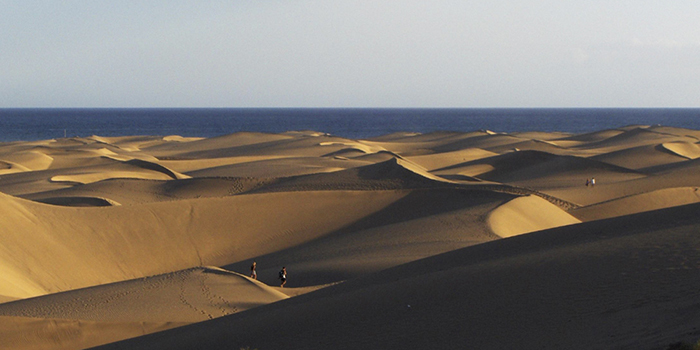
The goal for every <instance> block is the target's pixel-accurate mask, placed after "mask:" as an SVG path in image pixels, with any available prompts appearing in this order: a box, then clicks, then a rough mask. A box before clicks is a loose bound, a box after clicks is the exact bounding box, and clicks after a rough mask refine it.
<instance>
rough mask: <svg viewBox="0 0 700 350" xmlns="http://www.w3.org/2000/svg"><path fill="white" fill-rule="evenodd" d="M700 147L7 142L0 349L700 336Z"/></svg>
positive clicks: (639, 141) (571, 139)
mask: <svg viewBox="0 0 700 350" xmlns="http://www.w3.org/2000/svg"><path fill="white" fill-rule="evenodd" d="M698 140H700V132H698V131H695V130H685V129H679V128H672V127H664V126H643V125H642V126H640V125H634V126H627V127H621V128H617V129H611V130H602V131H598V132H593V133H588V134H581V135H572V134H565V133H559V132H551V133H547V132H537V131H532V132H522V133H512V134H508V133H498V132H493V131H488V130H480V131H474V132H450V131H443V132H434V133H427V134H418V133H396V134H392V135H385V136H380V137H375V138H371V139H366V140H351V139H347V138H342V137H338V136H334V135H329V134H326V133H323V132H322V131H298V132H286V133H283V134H263V133H247V132H243V133H236V134H231V135H224V136H220V137H214V138H190V137H181V136H177V135H170V136H165V137H163V136H148V135H145V136H129V137H101V136H96V135H94V136H91V137H75V138H65V139H55V140H45V141H33V142H12V143H0V168H1V169H0V210H1V211H2V213H3V215H2V216H0V269H2V271H3V273H2V274H0V302H2V303H1V304H0V325H2V326H1V327H2V329H0V333H2V334H5V335H7V337H8V338H7V339H13V340H12V343H11V344H12V347H14V348H22V347H21V346H22V344H21V343H22V340H21V339H24V341H25V342H26V345H27V348H32V347H33V348H43V349H78V348H84V347H88V346H98V345H103V344H109V343H113V342H117V341H119V340H122V339H127V338H132V337H138V338H135V339H133V340H132V341H129V342H126V343H114V344H113V347H111V348H117V349H119V348H139V347H141V348H159V347H160V348H163V347H166V348H183V349H184V348H196V347H206V348H212V349H216V348H230V347H231V346H233V347H234V348H236V347H243V348H245V347H246V346H250V347H251V348H255V347H258V348H261V349H263V348H264V349H267V348H270V349H274V348H286V347H288V345H289V344H291V343H290V342H293V344H294V346H295V347H300V348H310V349H311V348H339V349H340V348H358V347H361V348H396V347H397V346H398V345H399V344H401V347H402V348H408V349H413V348H416V349H417V348H433V347H440V348H460V347H464V346H468V347H469V348H484V349H487V348H493V349H496V348H503V347H504V346H505V347H508V346H515V344H516V343H517V344H518V346H519V347H521V348H527V349H529V348H532V349H535V348H542V347H560V348H561V347H568V348H607V347H611V348H626V347H630V346H634V347H636V348H655V347H656V348H660V347H662V346H663V345H664V344H670V343H671V342H672V341H679V340H684V339H685V338H692V337H696V338H700V333H698V331H697V329H699V327H700V324H698V322H697V318H696V317H694V316H693V315H694V314H697V313H695V311H694V310H696V309H698V304H697V302H696V301H695V300H697V298H696V297H697V295H696V294H697V293H696V291H697V290H700V289H698V288H696V287H697V285H696V284H695V282H694V281H695V280H696V279H695V278H691V276H694V275H693V274H694V273H697V272H698V271H697V270H698V269H700V265H699V264H698V263H697V254H696V253H697V251H698V247H697V239H696V238H697V235H695V234H694V232H696V228H697V220H696V217H697V215H696V210H697V203H698V202H700V195H698V190H697V189H698V188H700V171H699V170H700V162H699V160H700V148H698ZM593 178H595V180H596V184H595V185H592V184H590V180H591V179H593ZM587 182H588V183H589V184H588V185H586V183H587ZM253 261H256V262H257V263H258V270H257V273H258V274H257V277H258V279H257V280H252V279H250V278H249V277H248V276H249V274H250V264H251V263H252V262H253ZM282 266H287V269H288V276H289V281H288V283H287V285H286V286H285V288H280V286H279V284H280V281H279V279H278V277H277V272H278V271H279V269H280V268H281V267H282ZM645 281H648V283H649V284H645V283H646V282H645ZM409 305H410V307H409ZM654 308H658V310H662V313H661V315H663V313H666V315H667V317H665V316H664V317H663V321H662V322H656V321H653V320H652V318H653V317H652V316H658V315H660V314H659V312H658V310H657V311H653V310H654ZM28 317H29V318H28ZM681 320H685V321H681ZM654 322H656V323H654ZM185 324H188V325H189V326H186V327H183V328H179V329H177V330H173V331H171V332H163V333H160V331H163V330H165V329H168V328H172V327H180V326H184V325H185ZM567 325H568V326H567ZM620 325H622V326H620ZM584 326H585V327H584ZM458 328H459V329H458ZM269 329H283V330H282V331H281V332H282V333H281V334H283V335H284V336H283V337H284V338H285V340H284V341H283V342H279V341H280V340H279V339H277V338H276V337H269V336H267V335H268V334H269ZM542 329H556V330H558V331H557V332H553V331H548V332H547V333H546V334H544V333H541V332H540V333H538V332H539V330H542ZM610 329H615V330H618V331H615V332H614V334H613V333H611V332H610V331H609V330H610ZM232 330H235V331H232ZM340 330H345V331H344V332H340ZM645 330H651V331H649V332H646V333H645ZM3 332H4V333H3ZM153 332H156V334H153V335H152V336H145V337H142V336H143V335H144V334H148V333H153ZM465 332H466V333H465ZM650 332H651V333H650ZM454 334H465V336H464V337H455V336H454ZM504 334H505V335H504ZM567 334H568V336H566V337H564V335H567ZM648 334H653V336H649V335H648ZM684 337H685V338H684ZM3 338H4V337H3ZM203 339H204V340H203ZM603 339H605V340H603ZM193 341H195V342H196V343H193ZM606 342H609V343H606ZM8 344H10V343H8ZM645 344H648V345H649V346H648V347H646V345H645ZM608 345H609V346H608Z"/></svg>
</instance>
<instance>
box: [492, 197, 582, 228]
mask: <svg viewBox="0 0 700 350" xmlns="http://www.w3.org/2000/svg"><path fill="white" fill-rule="evenodd" d="M486 221H487V223H488V225H489V227H490V228H491V230H493V232H494V233H495V234H497V235H498V236H500V237H503V238H505V237H512V236H517V235H521V234H525V233H529V232H534V231H541V230H546V229H550V228H553V227H559V226H565V225H573V224H578V223H580V222H581V220H579V219H577V218H575V217H573V216H572V215H571V214H569V213H567V212H565V211H564V210H562V209H560V208H559V207H557V206H555V205H554V204H552V203H550V202H548V201H546V200H544V199H542V198H540V197H538V196H532V195H530V196H525V197H519V198H516V199H513V200H511V201H509V202H508V203H505V204H503V205H501V206H500V207H498V208H496V209H495V210H493V211H492V212H491V213H490V214H489V215H488V217H487V218H486Z"/></svg>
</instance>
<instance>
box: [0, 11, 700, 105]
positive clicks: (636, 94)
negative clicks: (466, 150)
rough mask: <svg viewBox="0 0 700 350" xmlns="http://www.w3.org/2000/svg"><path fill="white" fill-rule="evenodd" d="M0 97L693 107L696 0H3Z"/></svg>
mask: <svg viewBox="0 0 700 350" xmlns="http://www.w3.org/2000/svg"><path fill="white" fill-rule="evenodd" d="M0 8H1V9H2V11H0V31H1V32H2V35H0V108H1V107H700V98H699V97H698V92H699V91H700V25H699V24H698V22H697V20H698V18H700V2H699V1H696V0H674V1H661V0H659V1H649V0H635V1H631V0H616V1H609V0H608V1H602V0H588V1H580V0H579V1H568V0H558V1H555V0H552V1H549V0H522V1H504V0H489V1H469V0H462V1H442V0H436V1H414V0H404V1H381V0H379V1H377V0H374V1H327V0H324V1H307V0H299V1H293V0H290V1H274V0H269V1H264V0H259V1H234V0H231V1H216V0H212V1H177V0H170V1H160V0H149V1H130V0H121V1H87V0H85V1H70V0H68V1H32V0H24V1H19V0H17V1H5V0H0Z"/></svg>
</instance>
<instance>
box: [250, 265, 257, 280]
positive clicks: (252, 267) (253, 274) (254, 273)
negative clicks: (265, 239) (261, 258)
mask: <svg viewBox="0 0 700 350" xmlns="http://www.w3.org/2000/svg"><path fill="white" fill-rule="evenodd" d="M257 267H258V265H257V263H256V262H255V261H253V265H250V278H252V279H254V280H256V279H258V272H257V271H255V269H256V268H257Z"/></svg>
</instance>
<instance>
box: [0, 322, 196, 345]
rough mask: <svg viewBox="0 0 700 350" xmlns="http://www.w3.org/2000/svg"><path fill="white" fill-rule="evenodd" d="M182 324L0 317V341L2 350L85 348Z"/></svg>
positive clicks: (181, 324)
mask: <svg viewBox="0 0 700 350" xmlns="http://www.w3.org/2000/svg"><path fill="white" fill-rule="evenodd" d="M183 325H185V324H183V323H175V322H168V323H162V324H161V323H149V322H126V323H125V322H97V321H84V320H65V319H41V318H33V317H32V318H29V317H8V316H0V339H2V348H3V349H6V350H44V349H56V350H59V349H60V350H69V349H87V348H90V347H94V346H98V345H102V344H107V343H111V342H115V341H118V340H121V339H125V338H133V337H138V336H141V335H145V334H149V333H154V332H159V331H163V330H166V329H170V328H174V327H181V326H183Z"/></svg>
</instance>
